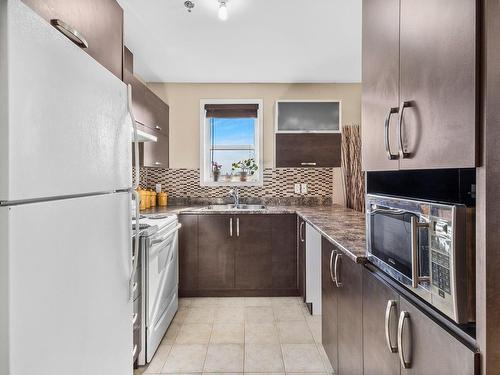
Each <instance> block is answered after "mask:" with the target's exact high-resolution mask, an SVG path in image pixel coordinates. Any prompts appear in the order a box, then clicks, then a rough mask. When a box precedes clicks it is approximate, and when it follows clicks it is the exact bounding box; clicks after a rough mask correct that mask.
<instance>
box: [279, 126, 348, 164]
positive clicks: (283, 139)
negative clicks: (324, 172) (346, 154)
mask: <svg viewBox="0 0 500 375" xmlns="http://www.w3.org/2000/svg"><path fill="white" fill-rule="evenodd" d="M340 144H341V135H340V134H338V133H326V134H317V133H316V134H308V133H302V134H276V167H277V168H291V167H306V168H307V167H308V168H315V167H340V164H341V161H340V151H341V150H340V147H341V146H340Z"/></svg>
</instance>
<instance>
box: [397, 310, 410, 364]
mask: <svg viewBox="0 0 500 375" xmlns="http://www.w3.org/2000/svg"><path fill="white" fill-rule="evenodd" d="M406 320H410V313H409V312H408V311H401V314H399V322H398V347H399V361H400V362H401V367H403V368H410V367H411V361H407V360H406V359H405V353H404V347H403V334H404V327H405V321H406Z"/></svg>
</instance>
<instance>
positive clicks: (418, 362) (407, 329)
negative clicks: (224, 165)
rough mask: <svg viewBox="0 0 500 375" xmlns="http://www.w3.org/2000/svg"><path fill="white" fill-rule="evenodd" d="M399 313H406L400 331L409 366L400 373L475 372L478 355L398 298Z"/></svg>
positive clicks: (460, 374) (444, 374) (439, 374)
mask: <svg viewBox="0 0 500 375" xmlns="http://www.w3.org/2000/svg"><path fill="white" fill-rule="evenodd" d="M400 310H401V314H403V313H404V312H406V313H407V314H408V315H407V316H408V318H407V319H406V321H405V323H404V325H403V330H402V343H403V345H402V347H400V348H399V350H402V351H403V354H404V358H405V361H407V362H409V368H402V369H401V374H402V375H410V374H415V375H416V374H433V375H449V374H453V375H474V374H478V373H479V372H478V359H479V358H478V354H476V353H474V352H473V351H471V350H470V349H468V348H467V347H466V346H464V345H463V344H462V343H460V342H459V341H458V340H456V339H455V338H454V337H453V336H451V335H450V334H449V333H448V332H446V331H445V330H444V329H443V328H441V327H440V326H439V325H437V324H436V323H435V322H433V321H432V320H431V319H430V318H429V317H427V316H426V315H425V314H424V313H423V312H421V311H420V310H418V309H417V308H416V307H415V306H413V305H412V304H411V303H409V302H408V301H407V300H406V299H404V298H403V297H401V298H400Z"/></svg>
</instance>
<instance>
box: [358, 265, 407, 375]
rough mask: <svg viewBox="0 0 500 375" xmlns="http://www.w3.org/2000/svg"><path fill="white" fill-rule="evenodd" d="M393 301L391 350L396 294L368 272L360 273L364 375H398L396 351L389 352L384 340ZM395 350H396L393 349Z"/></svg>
mask: <svg viewBox="0 0 500 375" xmlns="http://www.w3.org/2000/svg"><path fill="white" fill-rule="evenodd" d="M390 301H394V302H393V303H392V304H393V307H391V312H390V315H389V322H388V323H389V333H390V338H391V343H392V347H395V348H397V342H396V341H397V329H398V316H399V295H398V294H397V293H396V292H395V291H394V290H392V289H391V288H390V287H388V286H386V285H385V284H384V283H383V282H382V281H380V280H378V279H377V278H376V277H375V276H374V275H373V274H372V273H371V272H370V271H368V270H364V271H363V367H364V375H382V374H383V375H399V374H400V371H401V370H400V364H399V357H398V354H397V352H393V351H391V350H389V346H388V344H387V341H386V336H385V329H386V320H385V314H386V309H387V305H388V303H391V302H390ZM396 350H397V349H396Z"/></svg>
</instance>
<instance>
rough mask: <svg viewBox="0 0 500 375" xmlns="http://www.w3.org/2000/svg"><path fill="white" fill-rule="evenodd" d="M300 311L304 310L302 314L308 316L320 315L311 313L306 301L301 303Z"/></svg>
mask: <svg viewBox="0 0 500 375" xmlns="http://www.w3.org/2000/svg"><path fill="white" fill-rule="evenodd" d="M299 307H300V311H302V315H304V316H305V317H306V318H307V317H308V316H319V315H311V312H310V311H309V308H308V307H307V305H306V304H305V303H302V304H299Z"/></svg>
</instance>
